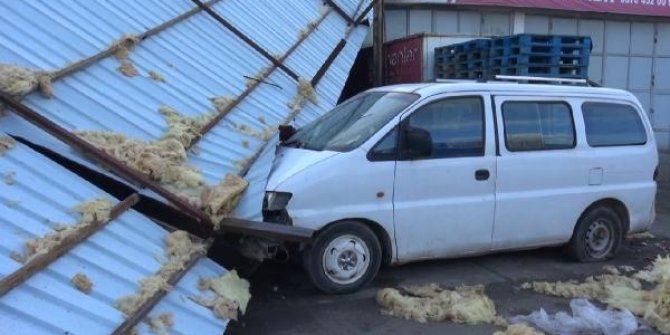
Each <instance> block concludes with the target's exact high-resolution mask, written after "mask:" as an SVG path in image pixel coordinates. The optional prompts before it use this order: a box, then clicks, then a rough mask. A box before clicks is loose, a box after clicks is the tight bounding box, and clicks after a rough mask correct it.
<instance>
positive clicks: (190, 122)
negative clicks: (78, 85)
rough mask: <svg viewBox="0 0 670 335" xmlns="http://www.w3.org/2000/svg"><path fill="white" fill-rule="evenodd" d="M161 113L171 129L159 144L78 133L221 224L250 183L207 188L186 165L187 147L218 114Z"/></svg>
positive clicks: (229, 179)
mask: <svg viewBox="0 0 670 335" xmlns="http://www.w3.org/2000/svg"><path fill="white" fill-rule="evenodd" d="M221 99H225V98H221ZM212 103H213V104H214V105H215V106H216V105H217V104H222V103H224V102H223V101H220V99H219V100H217V98H215V99H214V100H212ZM217 108H218V107H217ZM159 113H161V114H162V115H163V116H164V117H165V119H166V122H167V124H168V130H167V131H166V132H165V134H164V135H163V136H162V137H161V138H160V139H159V140H157V141H152V142H146V141H141V140H136V139H130V138H127V137H126V136H124V135H123V134H119V133H113V132H107V131H78V132H75V134H76V135H77V136H79V137H81V138H83V139H84V140H86V141H87V142H89V143H91V144H93V145H94V146H96V147H97V148H98V149H100V150H102V151H104V152H105V153H107V154H109V155H111V156H114V157H115V158H117V159H118V160H120V161H122V162H123V163H125V164H126V165H128V166H129V167H131V168H133V169H135V170H137V171H140V172H142V173H144V174H146V175H148V176H149V178H151V179H153V180H155V181H158V182H159V183H160V184H161V185H162V186H163V187H165V188H166V189H167V190H169V191H171V192H173V193H175V194H177V195H178V196H180V197H181V198H183V199H185V200H186V201H188V202H189V203H190V204H192V205H193V206H194V207H197V208H200V209H201V210H203V211H204V212H205V213H207V214H209V215H210V218H211V219H212V221H214V222H218V220H220V219H221V218H223V217H225V216H226V215H228V214H229V213H230V212H231V211H232V210H233V209H234V208H235V206H236V205H237V201H239V198H240V196H241V193H242V192H243V191H244V189H246V186H247V185H248V183H247V182H246V181H244V180H243V179H241V178H239V177H235V176H233V175H227V176H225V179H224V180H223V181H222V182H221V183H220V184H219V185H215V186H207V185H205V183H204V180H203V179H204V178H203V176H202V173H201V171H200V170H198V169H197V168H195V167H193V166H190V165H188V164H186V148H188V147H189V146H190V145H191V144H192V143H193V141H195V140H196V139H198V138H199V137H200V135H201V129H202V128H203V127H204V126H205V125H206V124H207V123H209V122H210V121H211V120H212V118H213V117H214V113H207V114H203V115H200V116H197V117H185V116H183V115H181V114H179V113H178V112H177V111H175V110H174V109H172V108H170V107H167V106H163V107H160V108H159ZM226 188H230V189H226Z"/></svg>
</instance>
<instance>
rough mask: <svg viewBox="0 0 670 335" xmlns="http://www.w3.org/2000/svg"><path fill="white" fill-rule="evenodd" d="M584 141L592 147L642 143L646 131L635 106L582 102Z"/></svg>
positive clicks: (644, 140)
mask: <svg viewBox="0 0 670 335" xmlns="http://www.w3.org/2000/svg"><path fill="white" fill-rule="evenodd" d="M582 114H583V115H584V125H585V128H586V142H587V143H588V144H589V145H590V146H592V147H606V146H618V145H642V144H645V143H647V132H646V131H645V130H644V124H643V123H642V120H640V115H639V114H638V112H637V111H636V110H635V108H633V107H631V106H629V105H624V104H616V103H602V102H585V103H584V104H582Z"/></svg>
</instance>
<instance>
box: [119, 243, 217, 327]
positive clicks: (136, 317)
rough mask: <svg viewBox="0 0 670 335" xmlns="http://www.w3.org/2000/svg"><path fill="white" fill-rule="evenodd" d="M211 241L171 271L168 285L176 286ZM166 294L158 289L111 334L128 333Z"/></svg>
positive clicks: (164, 290) (166, 291)
mask: <svg viewBox="0 0 670 335" xmlns="http://www.w3.org/2000/svg"><path fill="white" fill-rule="evenodd" d="M213 242H214V239H212V238H208V239H207V240H205V242H204V244H205V247H204V248H203V251H200V252H197V253H194V254H192V255H191V258H190V259H189V260H188V262H186V264H185V265H184V267H183V268H182V269H180V270H179V271H175V272H174V273H172V275H170V277H169V278H168V279H167V284H168V287H174V286H176V285H177V283H179V280H181V278H182V277H184V275H185V274H186V273H187V272H188V271H189V270H190V269H191V268H192V267H193V266H194V265H195V263H197V262H198V260H200V258H202V257H203V256H205V255H206V254H207V250H209V248H210V247H211V246H212V243H213ZM167 294H168V290H166V289H164V288H161V289H159V290H158V291H157V292H156V294H154V295H153V296H152V297H150V298H149V299H147V301H145V302H144V303H143V304H142V305H140V307H138V308H137V309H136V310H135V312H133V314H131V315H128V316H127V317H126V319H125V320H124V321H123V323H121V324H120V325H119V326H118V327H117V328H116V329H115V330H114V331H113V332H112V335H125V334H130V331H131V329H132V328H133V327H135V326H136V325H137V324H138V323H139V322H140V321H142V319H144V317H145V316H147V314H149V312H151V310H152V309H153V308H154V306H156V305H157V304H158V303H159V302H160V301H161V300H162V299H163V297H165V296H166V295H167Z"/></svg>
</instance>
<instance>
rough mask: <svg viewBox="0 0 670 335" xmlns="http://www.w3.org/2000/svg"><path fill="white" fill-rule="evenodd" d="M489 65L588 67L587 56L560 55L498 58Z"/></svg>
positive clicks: (520, 55) (524, 55)
mask: <svg viewBox="0 0 670 335" xmlns="http://www.w3.org/2000/svg"><path fill="white" fill-rule="evenodd" d="M489 60H490V61H489V64H490V66H492V67H500V66H510V65H537V66H541V65H575V66H588V65H589V56H588V55H584V56H573V55H561V56H555V55H551V54H517V55H510V56H499V57H491V58H489Z"/></svg>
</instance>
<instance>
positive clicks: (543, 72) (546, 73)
mask: <svg viewBox="0 0 670 335" xmlns="http://www.w3.org/2000/svg"><path fill="white" fill-rule="evenodd" d="M489 72H490V73H491V74H492V75H496V74H501V75H511V76H532V77H552V78H577V79H586V78H587V76H588V67H587V66H557V65H553V66H528V65H516V66H504V67H492V68H490V69H489Z"/></svg>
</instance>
